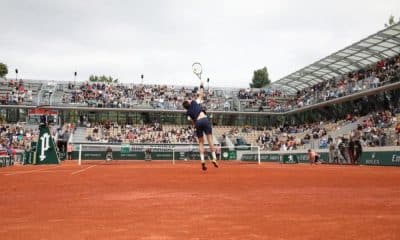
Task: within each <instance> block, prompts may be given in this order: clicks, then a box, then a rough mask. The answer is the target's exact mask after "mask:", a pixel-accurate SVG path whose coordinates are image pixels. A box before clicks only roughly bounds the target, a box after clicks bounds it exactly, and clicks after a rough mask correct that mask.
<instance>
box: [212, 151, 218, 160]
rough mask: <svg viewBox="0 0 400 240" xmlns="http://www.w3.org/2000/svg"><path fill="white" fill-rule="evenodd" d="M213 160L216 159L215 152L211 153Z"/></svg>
mask: <svg viewBox="0 0 400 240" xmlns="http://www.w3.org/2000/svg"><path fill="white" fill-rule="evenodd" d="M211 155H212V158H213V160H217V156H216V155H215V152H212V153H211Z"/></svg>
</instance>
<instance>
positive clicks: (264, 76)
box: [250, 67, 271, 88]
mask: <svg viewBox="0 0 400 240" xmlns="http://www.w3.org/2000/svg"><path fill="white" fill-rule="evenodd" d="M251 81H252V82H251V83H250V87H251V88H262V87H265V86H267V85H268V84H270V83H271V80H270V79H269V76H268V70H267V67H263V68H261V69H258V70H255V71H254V73H253V79H252V80H251Z"/></svg>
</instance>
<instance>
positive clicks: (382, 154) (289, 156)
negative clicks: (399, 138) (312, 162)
mask: <svg viewBox="0 0 400 240" xmlns="http://www.w3.org/2000/svg"><path fill="white" fill-rule="evenodd" d="M319 154H320V160H321V162H323V163H327V162H328V159H329V157H328V152H320V153H319ZM260 158H261V162H281V163H285V164H293V163H309V160H308V154H307V153H290V152H285V153H282V152H280V153H276V154H275V153H261V155H260ZM240 160H242V161H257V154H254V153H246V154H243V155H242V157H241V159H240ZM360 164H361V165H378V166H400V151H375V152H374V151H366V152H363V153H362V155H361V160H360Z"/></svg>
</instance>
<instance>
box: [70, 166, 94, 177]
mask: <svg viewBox="0 0 400 240" xmlns="http://www.w3.org/2000/svg"><path fill="white" fill-rule="evenodd" d="M96 166H97V165H93V166H89V167H87V168H84V169H82V170H78V171H75V172H72V173H71V175H74V174H77V173H80V172H83V171H86V170H88V169H89V168H93V167H96Z"/></svg>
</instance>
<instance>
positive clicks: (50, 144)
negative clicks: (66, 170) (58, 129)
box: [35, 125, 60, 164]
mask: <svg viewBox="0 0 400 240" xmlns="http://www.w3.org/2000/svg"><path fill="white" fill-rule="evenodd" d="M39 131H40V133H39V139H38V142H37V145H36V159H35V160H36V162H35V164H58V163H60V160H59V158H58V155H57V152H56V146H55V144H54V140H53V137H52V136H51V134H50V130H49V128H48V127H47V126H46V125H40V126H39Z"/></svg>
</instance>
